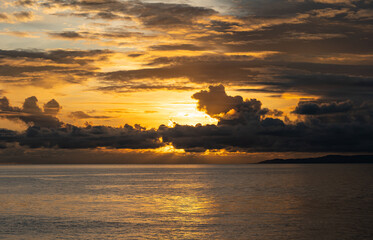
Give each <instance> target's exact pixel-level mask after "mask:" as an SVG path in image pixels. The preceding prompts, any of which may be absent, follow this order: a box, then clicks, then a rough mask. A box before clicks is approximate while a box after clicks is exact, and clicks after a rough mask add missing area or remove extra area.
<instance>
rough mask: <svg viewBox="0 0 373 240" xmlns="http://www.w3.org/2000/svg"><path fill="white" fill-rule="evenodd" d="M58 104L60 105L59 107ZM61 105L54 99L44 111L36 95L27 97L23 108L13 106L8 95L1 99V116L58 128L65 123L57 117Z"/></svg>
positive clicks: (34, 124) (47, 104)
mask: <svg viewBox="0 0 373 240" xmlns="http://www.w3.org/2000/svg"><path fill="white" fill-rule="evenodd" d="M57 106H58V107H57ZM59 109H60V107H59V104H58V102H57V101H55V100H54V99H53V100H51V101H49V102H48V103H46V104H45V105H44V111H42V109H41V108H40V107H39V105H38V99H37V98H36V97H35V96H32V97H29V98H26V99H25V101H24V103H23V106H22V108H19V107H12V106H11V105H10V104H9V100H8V99H7V98H6V97H3V98H1V99H0V118H6V119H9V120H15V121H22V122H24V123H26V124H28V125H33V126H38V127H47V128H57V127H60V126H62V125H63V123H62V122H61V121H60V120H59V119H58V118H56V117H55V115H56V114H57V113H58V111H59Z"/></svg>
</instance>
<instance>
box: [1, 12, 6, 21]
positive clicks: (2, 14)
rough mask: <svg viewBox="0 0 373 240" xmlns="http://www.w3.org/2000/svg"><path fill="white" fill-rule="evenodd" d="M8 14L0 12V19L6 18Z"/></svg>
mask: <svg viewBox="0 0 373 240" xmlns="http://www.w3.org/2000/svg"><path fill="white" fill-rule="evenodd" d="M7 19H8V16H7V15H6V14H4V13H0V20H7Z"/></svg>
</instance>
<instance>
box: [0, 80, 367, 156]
mask: <svg viewBox="0 0 373 240" xmlns="http://www.w3.org/2000/svg"><path fill="white" fill-rule="evenodd" d="M192 97H193V98H195V99H196V100H198V108H199V109H200V110H202V111H205V112H206V113H207V114H209V115H211V116H213V117H215V118H217V119H218V120H219V122H218V124H217V125H201V124H197V125H195V126H191V125H178V124H176V125H174V126H173V127H167V126H165V125H161V126H159V127H158V129H145V128H143V127H141V126H140V125H135V126H134V127H132V126H130V125H127V124H126V125H125V126H124V127H119V128H115V127H109V126H91V125H89V124H88V125H87V126H86V127H78V126H74V125H71V124H65V123H62V122H61V121H59V120H58V119H57V118H56V117H54V116H55V115H56V114H57V113H58V111H59V109H60V106H59V104H58V103H57V102H56V101H55V100H51V101H49V102H48V103H47V104H45V106H44V112H43V111H42V110H41V108H40V107H39V106H38V105H37V99H36V97H29V98H26V99H25V102H24V104H23V107H22V108H19V107H12V106H10V104H9V102H8V100H7V98H5V97H4V98H2V99H1V102H0V103H1V105H0V106H1V112H0V117H1V118H7V119H10V120H21V121H24V122H25V123H26V124H29V125H30V126H29V127H28V129H27V130H26V131H25V132H21V133H19V132H15V131H10V130H6V129H1V131H0V141H1V144H2V146H3V147H6V143H12V142H13V143H14V142H16V143H18V144H19V145H21V146H27V147H30V148H41V147H43V148H66V149H77V148H78V149H79V148H82V149H84V148H98V147H107V148H114V149H149V148H150V149H156V148H160V147H164V146H166V145H169V144H171V145H173V147H174V148H176V149H184V150H185V151H187V152H204V151H206V150H221V149H224V150H226V151H231V152H235V151H241V152H371V150H372V148H371V147H372V144H373V138H372V136H373V112H372V108H371V105H369V104H368V105H367V103H357V104H355V103H352V102H323V101H302V102H299V104H298V106H297V107H296V109H295V110H294V113H296V114H298V115H299V116H300V118H299V119H298V120H297V121H294V122H292V121H290V120H288V119H287V118H286V117H285V120H281V119H280V118H279V117H280V116H281V115H282V112H280V111H278V110H270V109H267V108H262V107H261V102H260V101H259V100H257V99H246V100H243V98H242V97H241V96H235V97H232V96H228V95H227V94H226V92H225V88H224V86H223V85H218V86H210V87H209V89H208V90H207V91H205V90H203V91H200V92H197V93H195V94H194V95H193V96H192ZM51 109H52V110H51ZM75 113H76V112H75ZM51 122H52V123H51Z"/></svg>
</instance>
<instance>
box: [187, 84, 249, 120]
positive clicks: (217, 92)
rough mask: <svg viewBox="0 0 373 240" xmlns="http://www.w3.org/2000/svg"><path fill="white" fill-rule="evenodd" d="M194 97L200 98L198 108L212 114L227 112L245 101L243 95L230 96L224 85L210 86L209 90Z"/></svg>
mask: <svg viewBox="0 0 373 240" xmlns="http://www.w3.org/2000/svg"><path fill="white" fill-rule="evenodd" d="M192 98H194V99H196V100H198V105H197V108H198V109H199V110H200V111H205V112H206V113H207V114H209V115H210V116H215V115H219V114H221V113H224V114H225V113H227V112H228V111H229V110H231V109H233V108H234V107H236V106H237V105H239V104H242V103H243V99H242V97H241V96H235V97H231V96H228V95H227V94H226V92H225V88H224V86H223V85H218V86H210V87H209V90H208V91H205V90H202V91H200V92H198V93H195V94H194V95H193V96H192Z"/></svg>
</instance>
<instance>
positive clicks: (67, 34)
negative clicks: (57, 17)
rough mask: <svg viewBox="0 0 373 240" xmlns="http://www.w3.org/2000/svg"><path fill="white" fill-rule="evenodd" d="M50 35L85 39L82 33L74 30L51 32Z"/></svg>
mask: <svg viewBox="0 0 373 240" xmlns="http://www.w3.org/2000/svg"><path fill="white" fill-rule="evenodd" d="M49 35H50V36H52V37H60V38H69V39H83V38H84V36H82V35H81V34H80V33H78V32H74V31H66V32H60V33H49Z"/></svg>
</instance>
